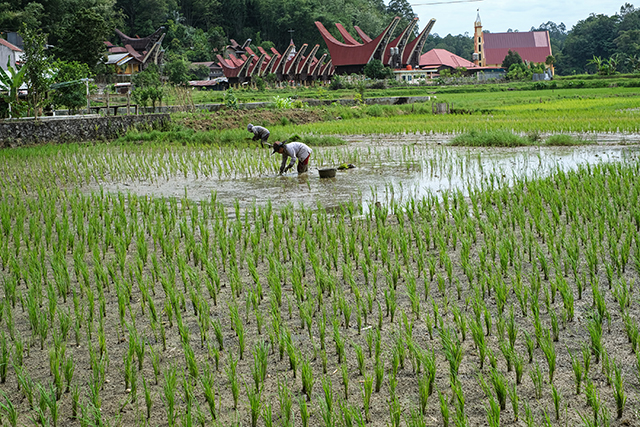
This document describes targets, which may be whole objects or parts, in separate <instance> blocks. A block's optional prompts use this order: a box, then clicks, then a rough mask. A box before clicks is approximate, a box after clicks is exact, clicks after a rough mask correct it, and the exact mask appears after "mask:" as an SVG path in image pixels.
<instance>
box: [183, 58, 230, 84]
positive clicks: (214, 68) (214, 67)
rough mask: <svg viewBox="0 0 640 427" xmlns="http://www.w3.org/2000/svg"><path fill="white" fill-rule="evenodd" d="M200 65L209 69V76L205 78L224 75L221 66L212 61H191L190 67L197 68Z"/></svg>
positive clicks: (211, 78) (210, 78) (209, 78)
mask: <svg viewBox="0 0 640 427" xmlns="http://www.w3.org/2000/svg"><path fill="white" fill-rule="evenodd" d="M200 66H204V67H207V68H208V69H209V76H208V78H207V80H213V79H216V78H218V77H224V73H223V72H222V67H221V66H220V65H219V64H218V63H217V62H214V61H207V62H192V63H191V68H197V67H200Z"/></svg>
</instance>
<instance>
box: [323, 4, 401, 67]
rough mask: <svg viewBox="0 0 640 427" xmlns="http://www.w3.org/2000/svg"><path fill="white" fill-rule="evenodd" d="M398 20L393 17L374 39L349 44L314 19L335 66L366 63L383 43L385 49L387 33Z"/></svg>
mask: <svg viewBox="0 0 640 427" xmlns="http://www.w3.org/2000/svg"><path fill="white" fill-rule="evenodd" d="M398 21H400V18H399V17H397V16H396V17H394V18H393V21H391V23H390V24H389V25H388V26H387V28H385V29H384V31H383V32H382V33H380V35H379V36H378V37H376V38H375V39H374V40H372V41H370V42H368V43H363V44H359V45H351V44H347V43H342V42H339V41H338V40H336V39H335V38H334V37H333V36H332V35H331V34H330V33H329V31H327V29H326V28H325V27H324V25H322V23H321V22H320V21H316V22H315V24H316V27H317V28H318V30H320V35H321V36H322V38H323V39H324V41H325V43H326V44H327V48H329V53H330V54H331V62H332V65H333V66H335V67H338V66H342V65H365V64H368V63H369V61H370V60H371V58H373V56H374V53H375V52H376V50H377V49H378V48H379V47H380V45H381V44H383V46H382V48H383V50H384V49H386V47H387V43H388V41H387V40H388V33H390V32H391V31H393V30H394V29H395V27H396V25H397V24H398Z"/></svg>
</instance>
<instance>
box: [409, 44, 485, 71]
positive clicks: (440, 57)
mask: <svg viewBox="0 0 640 427" xmlns="http://www.w3.org/2000/svg"><path fill="white" fill-rule="evenodd" d="M442 65H446V66H448V67H451V68H458V67H465V68H474V67H475V66H476V64H474V63H473V62H471V61H468V60H466V59H464V58H462V57H460V56H458V55H456V54H454V53H451V52H449V51H448V50H446V49H431V50H430V51H428V52H426V53H424V54H423V55H422V56H420V67H439V66H442Z"/></svg>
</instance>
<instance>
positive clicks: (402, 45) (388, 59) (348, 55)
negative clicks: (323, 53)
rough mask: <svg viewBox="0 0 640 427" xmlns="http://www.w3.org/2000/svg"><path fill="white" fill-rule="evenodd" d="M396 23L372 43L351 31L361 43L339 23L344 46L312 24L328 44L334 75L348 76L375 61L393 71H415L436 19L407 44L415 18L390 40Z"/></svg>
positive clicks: (324, 29)
mask: <svg viewBox="0 0 640 427" xmlns="http://www.w3.org/2000/svg"><path fill="white" fill-rule="evenodd" d="M399 21H400V18H399V17H397V16H396V17H395V18H393V20H392V21H391V23H390V24H389V25H388V26H387V28H385V29H384V31H382V33H380V34H379V35H378V36H377V37H376V38H375V39H372V38H371V37H369V36H368V35H367V34H366V33H365V32H364V31H362V30H361V29H360V28H359V27H357V26H356V27H354V28H355V30H356V33H357V34H358V36H359V37H360V39H361V40H362V43H361V42H358V41H357V40H356V39H355V38H354V37H353V36H352V35H351V34H349V32H348V31H347V30H346V29H345V28H344V27H343V26H342V24H340V23H336V24H335V25H336V27H337V28H338V31H339V32H340V35H341V36H342V38H343V39H344V43H343V42H340V41H338V40H336V39H335V38H334V37H333V36H332V35H331V34H330V33H329V31H327V29H326V28H325V27H324V25H322V23H321V22H316V23H315V24H316V27H317V28H318V30H320V34H321V35H322V38H324V41H325V43H326V44H327V48H328V49H329V53H330V54H331V60H332V62H333V66H334V67H335V69H336V73H338V74H350V73H361V72H362V70H363V69H364V66H365V65H367V64H368V63H369V62H370V61H372V60H374V59H378V60H380V61H382V63H383V64H385V65H389V66H390V67H391V68H396V69H397V68H417V67H418V65H419V64H420V54H421V52H422V48H423V47H424V44H425V42H426V40H427V36H428V35H429V33H430V32H431V29H432V28H433V25H434V24H435V19H432V20H430V21H429V23H428V24H427V25H426V26H425V28H424V29H423V30H422V32H421V33H420V34H419V35H418V37H416V38H414V39H413V40H412V41H411V42H409V37H410V36H411V34H413V30H414V28H415V26H416V24H417V22H418V18H414V19H413V20H412V21H411V22H410V23H409V25H408V26H407V27H406V28H405V29H404V30H403V31H402V32H401V33H400V35H399V36H398V37H396V38H395V39H394V40H390V39H391V34H393V31H394V30H395V28H396V26H397V25H398V22H399Z"/></svg>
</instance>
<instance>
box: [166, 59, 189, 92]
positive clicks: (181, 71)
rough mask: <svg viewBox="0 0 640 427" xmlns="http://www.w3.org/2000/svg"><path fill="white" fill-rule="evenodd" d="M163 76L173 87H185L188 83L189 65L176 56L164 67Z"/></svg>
mask: <svg viewBox="0 0 640 427" xmlns="http://www.w3.org/2000/svg"><path fill="white" fill-rule="evenodd" d="M164 75H165V76H167V79H168V80H169V82H170V83H173V84H174V85H177V86H179V85H186V84H187V83H189V63H188V62H187V61H185V60H184V59H183V58H181V57H179V56H176V57H175V58H174V59H172V60H171V61H170V62H168V63H166V64H165V66H164Z"/></svg>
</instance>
